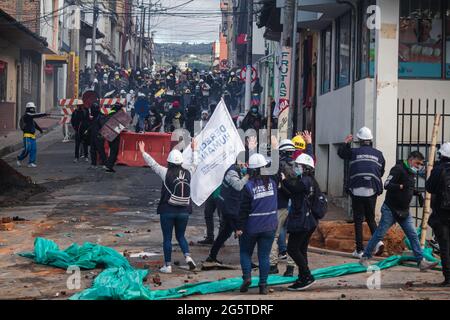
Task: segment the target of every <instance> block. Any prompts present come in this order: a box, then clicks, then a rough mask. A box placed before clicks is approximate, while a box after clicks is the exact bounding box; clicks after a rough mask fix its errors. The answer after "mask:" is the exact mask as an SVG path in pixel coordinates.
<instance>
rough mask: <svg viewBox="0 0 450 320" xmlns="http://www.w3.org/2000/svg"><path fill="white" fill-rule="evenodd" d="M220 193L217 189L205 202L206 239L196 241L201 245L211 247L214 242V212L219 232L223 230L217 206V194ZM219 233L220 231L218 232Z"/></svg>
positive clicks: (220, 214) (220, 213)
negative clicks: (217, 220) (216, 215)
mask: <svg viewBox="0 0 450 320" xmlns="http://www.w3.org/2000/svg"><path fill="white" fill-rule="evenodd" d="M219 193H220V187H218V188H217V189H216V190H215V191H214V192H213V193H212V194H211V195H210V196H209V197H208V199H206V201H205V210H204V215H205V222H206V237H205V239H203V240H200V241H198V242H197V243H198V244H201V245H212V244H213V242H214V212H216V211H217V214H218V216H219V221H220V222H219V230H222V229H223V222H222V220H223V219H222V212H221V210H220V208H219V206H218V203H217V202H218V200H217V198H218V194H219ZM219 232H220V231H219Z"/></svg>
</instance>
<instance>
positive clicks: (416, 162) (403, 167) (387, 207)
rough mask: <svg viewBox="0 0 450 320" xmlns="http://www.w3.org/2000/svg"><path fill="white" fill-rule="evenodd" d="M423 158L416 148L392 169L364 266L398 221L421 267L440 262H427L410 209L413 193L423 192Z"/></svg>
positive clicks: (425, 267)
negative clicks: (418, 185) (418, 181)
mask: <svg viewBox="0 0 450 320" xmlns="http://www.w3.org/2000/svg"><path fill="white" fill-rule="evenodd" d="M423 161H424V156H423V154H422V153H420V152H419V151H413V152H411V153H410V154H409V156H408V159H407V160H404V161H402V162H400V163H398V164H397V165H395V166H394V167H393V168H392V169H391V171H390V173H389V176H388V178H387V179H386V182H385V183H384V188H385V189H386V190H387V193H386V199H385V201H384V203H383V206H382V207H381V220H380V224H379V225H378V228H377V229H376V230H375V233H374V234H373V236H372V238H371V239H370V240H369V243H368V244H367V247H366V249H365V250H364V253H363V255H362V257H361V259H360V264H361V265H363V266H365V267H368V266H369V265H370V259H371V258H372V253H373V251H374V249H375V247H376V245H377V243H379V242H380V241H381V240H383V238H384V236H385V235H386V233H387V232H388V231H389V229H390V228H391V227H392V226H393V225H394V224H395V223H398V224H399V225H400V227H401V228H402V229H403V232H405V235H406V237H407V238H408V240H409V242H410V244H411V247H412V251H413V253H414V257H415V260H416V261H417V264H418V266H419V268H420V271H426V270H428V269H431V268H434V267H435V266H436V265H437V264H438V262H428V261H427V260H425V259H424V257H423V251H422V248H421V247H420V243H419V237H418V235H417V232H416V229H415V226H414V220H413V218H412V216H411V214H410V212H409V205H410V203H411V199H412V197H413V196H414V195H416V196H419V195H420V193H419V191H418V190H417V189H416V176H417V173H418V172H419V170H420V169H421V168H422V167H423ZM420 196H421V195H420Z"/></svg>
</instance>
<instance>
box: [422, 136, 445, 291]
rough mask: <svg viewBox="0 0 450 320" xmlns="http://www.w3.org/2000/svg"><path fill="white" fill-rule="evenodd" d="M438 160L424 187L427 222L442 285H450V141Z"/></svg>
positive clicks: (443, 147)
mask: <svg viewBox="0 0 450 320" xmlns="http://www.w3.org/2000/svg"><path fill="white" fill-rule="evenodd" d="M439 156H440V160H439V161H438V162H437V163H436V164H435V166H434V168H433V170H432V171H431V175H430V177H429V178H428V180H427V182H426V184H425V187H426V190H427V192H429V193H431V195H432V198H431V208H432V209H433V212H432V213H431V215H430V218H429V220H428V224H429V225H430V227H431V228H433V232H434V234H435V236H436V239H437V241H438V243H439V253H440V256H441V264H442V274H443V275H444V281H443V282H442V283H440V286H442V287H450V142H446V143H444V144H443V145H442V146H441V148H440V150H439Z"/></svg>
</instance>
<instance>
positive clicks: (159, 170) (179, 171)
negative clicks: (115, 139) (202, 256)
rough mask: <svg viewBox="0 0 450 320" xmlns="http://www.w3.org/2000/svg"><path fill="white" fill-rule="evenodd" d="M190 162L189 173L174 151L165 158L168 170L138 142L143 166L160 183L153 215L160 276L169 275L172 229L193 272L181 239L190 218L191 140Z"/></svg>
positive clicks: (186, 248) (194, 156) (193, 167)
mask: <svg viewBox="0 0 450 320" xmlns="http://www.w3.org/2000/svg"><path fill="white" fill-rule="evenodd" d="M191 147H192V151H193V159H192V160H193V161H192V164H191V170H186V169H184V168H183V166H182V165H183V162H184V159H183V154H182V153H181V152H180V151H178V150H172V151H171V152H170V153H169V156H168V158H167V162H168V167H167V168H166V167H163V166H161V165H160V164H158V163H157V162H156V161H155V159H153V158H152V157H151V156H150V155H149V154H148V153H147V152H146V151H145V143H144V142H143V141H141V142H139V150H140V151H141V153H142V156H143V158H144V160H145V162H146V163H147V165H148V166H149V167H150V169H152V170H153V171H154V172H155V173H156V174H157V175H158V176H159V177H160V178H161V179H162V181H163V186H162V189H161V199H160V201H159V204H158V209H157V213H158V214H159V217H160V223H161V229H162V234H163V251H164V266H163V267H162V268H161V269H160V272H162V273H172V265H171V262H172V235H173V230H174V229H175V237H176V239H177V241H178V244H179V245H180V248H181V251H182V252H183V254H184V256H185V260H186V263H187V264H188V266H189V269H190V270H194V269H195V268H196V264H195V262H194V260H193V259H192V258H191V254H190V252H189V244H188V242H187V241H186V238H185V232H186V227H187V224H188V221H189V215H190V214H192V203H191V195H190V193H191V192H190V191H191V190H190V182H191V171H192V172H193V171H195V159H196V153H197V146H196V143H195V140H192V144H191Z"/></svg>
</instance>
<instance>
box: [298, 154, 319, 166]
mask: <svg viewBox="0 0 450 320" xmlns="http://www.w3.org/2000/svg"><path fill="white" fill-rule="evenodd" d="M295 163H296V164H303V165H305V166H309V167H311V168H313V169H314V167H315V166H314V159H313V158H312V157H311V156H310V155H309V154H306V153H302V154H301V155H299V156H298V157H297V159H295Z"/></svg>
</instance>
